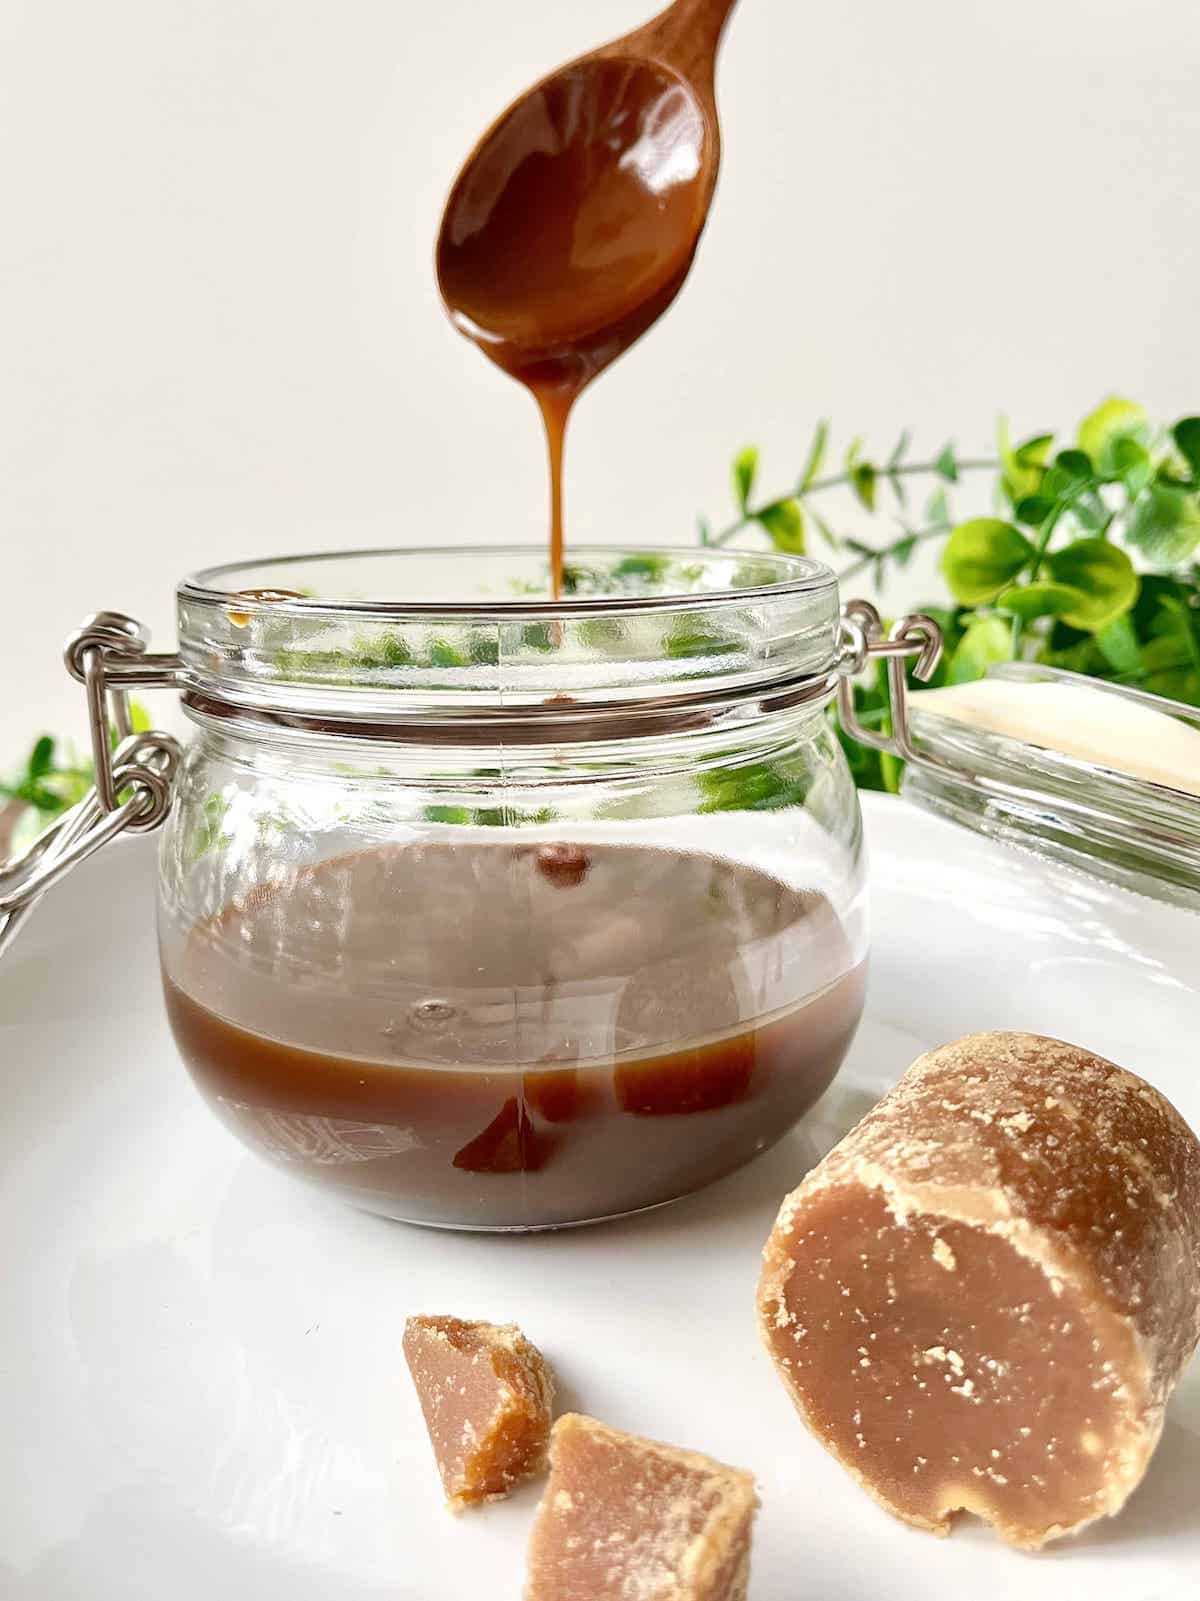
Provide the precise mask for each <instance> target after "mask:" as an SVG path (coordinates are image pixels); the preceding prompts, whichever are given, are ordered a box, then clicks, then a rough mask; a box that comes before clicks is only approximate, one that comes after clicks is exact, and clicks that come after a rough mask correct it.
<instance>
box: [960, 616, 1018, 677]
mask: <svg viewBox="0 0 1200 1601" xmlns="http://www.w3.org/2000/svg"><path fill="white" fill-rule="evenodd" d="M1011 660H1012V629H1011V628H1010V627H1009V626H1008V624H1007V623H1006V622H1005V621H1004V620H1003V618H1001V617H978V618H976V619H975V621H974V622H973V623H971V624H970V625H969V627H968V628H967V630H966V632H965V633H964V634H963V637H962V639H961V640H960V641H959V643H958V645H957V646H956V648H955V651H954V655H953V656H952V657H951V658H950V665H949V667H948V669H947V672H946V682H947V683H948V684H969V683H971V682H972V681H973V680H974V679H976V678H982V677H983V675H984V674H985V673H986V672H987V670H988V668H989V667H991V666H992V665H993V664H994V663H995V662H1006V661H1011Z"/></svg>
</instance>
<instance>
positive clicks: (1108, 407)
mask: <svg viewBox="0 0 1200 1601" xmlns="http://www.w3.org/2000/svg"><path fill="white" fill-rule="evenodd" d="M1118 439H1135V440H1137V441H1138V443H1139V444H1143V445H1145V444H1149V443H1150V419H1149V418H1148V417H1147V415H1146V412H1145V409H1144V408H1143V407H1142V406H1139V405H1138V404H1137V403H1136V402H1135V401H1132V400H1122V399H1121V398H1120V396H1118V395H1112V396H1110V397H1109V399H1108V400H1106V401H1104V402H1103V403H1102V404H1101V405H1099V406H1097V407H1096V409H1095V411H1093V412H1091V413H1090V414H1089V415H1088V416H1087V417H1085V418H1084V419H1083V421H1082V422H1081V423H1080V425H1079V448H1080V449H1081V450H1084V451H1086V452H1087V454H1088V455H1089V456H1090V457H1091V459H1092V460H1093V461H1094V462H1095V463H1096V465H1097V466H1098V467H1099V469H1100V471H1101V472H1103V473H1112V472H1114V471H1115V470H1116V469H1115V466H1114V461H1113V449H1114V447H1115V445H1116V443H1117V440H1118Z"/></svg>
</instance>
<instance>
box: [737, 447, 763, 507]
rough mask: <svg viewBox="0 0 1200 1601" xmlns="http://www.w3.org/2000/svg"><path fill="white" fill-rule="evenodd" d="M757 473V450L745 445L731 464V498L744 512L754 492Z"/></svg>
mask: <svg viewBox="0 0 1200 1601" xmlns="http://www.w3.org/2000/svg"><path fill="white" fill-rule="evenodd" d="M757 472H758V449H757V447H756V446H754V445H747V446H746V448H745V450H743V451H740V452H739V453H738V455H737V456H736V457H735V458H734V462H733V496H734V499H735V500H736V501H737V503H738V508H739V510H741V511H743V512H744V511H745V510H746V507H747V506H748V505H749V504H750V496H751V494H752V493H753V491H754V478H755V475H756V473H757Z"/></svg>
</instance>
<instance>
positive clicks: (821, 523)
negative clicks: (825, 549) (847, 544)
mask: <svg viewBox="0 0 1200 1601" xmlns="http://www.w3.org/2000/svg"><path fill="white" fill-rule="evenodd" d="M807 511H808V520H809V522H810V523H812V525H813V527H814V528H815V529H816V530H817V532H818V533H819V534H820V536H821V538H822V539H823V540H824V541H825V543H826V544H827V545H828V546H829V548H830V550H840V549H841V548H842V541H841V539H840V538H839V537H838V535H837V534H835V533H834V531H833V529H832V528H831V527H830V526H829V524H828V523H827V522H826V521H825V519H824V517H822V516H821V514H820V513H819V512H817V511H814V510H813V508H812V507H811V506H809V507H808V508H807Z"/></svg>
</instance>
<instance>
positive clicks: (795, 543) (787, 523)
mask: <svg viewBox="0 0 1200 1601" xmlns="http://www.w3.org/2000/svg"><path fill="white" fill-rule="evenodd" d="M758 521H759V523H760V524H761V525H762V527H763V528H764V529H765V530H766V532H767V534H768V535H769V536H770V540H771V543H772V544H773V545H774V547H775V549H776V550H783V551H787V552H788V553H789V554H791V555H794V556H802V555H803V554H804V518H803V516H802V515H801V512H800V502H799V501H797V500H793V499H791V498H790V497H789V498H788V499H787V500H776V501H774V502H773V503H772V504H771V505H770V506H764V507H763V509H762V510H761V511H760V512H759V513H758Z"/></svg>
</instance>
